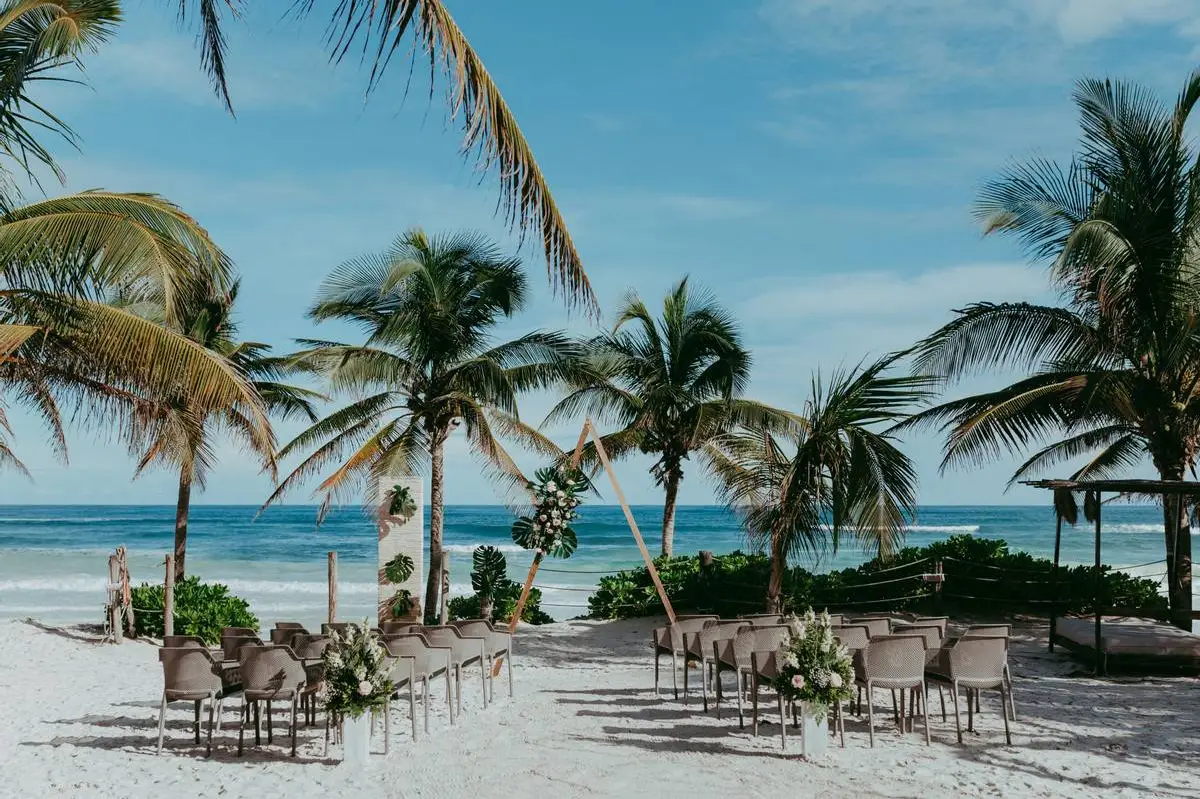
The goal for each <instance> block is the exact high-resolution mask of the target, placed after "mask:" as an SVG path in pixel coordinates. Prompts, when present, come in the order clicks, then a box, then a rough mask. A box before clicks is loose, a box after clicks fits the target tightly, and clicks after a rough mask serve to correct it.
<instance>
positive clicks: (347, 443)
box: [267, 230, 580, 615]
mask: <svg viewBox="0 0 1200 799" xmlns="http://www.w3.org/2000/svg"><path fill="white" fill-rule="evenodd" d="M526 294H527V288H526V280H525V275H524V273H523V272H522V270H521V264H520V261H519V260H517V259H516V258H510V257H507V256H505V255H503V254H502V253H501V252H500V250H499V249H498V248H497V247H496V246H495V245H494V244H492V243H490V242H488V241H487V240H486V239H485V238H483V237H482V236H480V235H477V234H469V233H468V234H458V235H449V236H435V237H430V236H427V235H426V234H425V233H424V232H422V231H421V230H410V231H409V232H407V233H404V234H402V235H401V236H399V237H398V238H397V239H396V241H395V243H394V244H393V245H392V246H391V247H390V248H389V249H387V250H385V251H384V252H382V253H380V254H377V255H368V256H364V257H361V258H358V259H355V260H352V261H348V262H346V263H345V264H342V265H341V266H340V267H338V268H337V269H335V270H334V271H333V273H332V274H331V275H330V276H329V277H328V278H327V279H326V280H325V283H324V284H323V285H322V287H321V289H320V291H319V293H318V296H317V302H316V304H315V305H314V306H313V308H312V310H310V311H309V316H310V317H311V318H313V319H315V320H317V321H326V320H341V321H346V322H350V323H352V324H354V325H357V326H358V327H360V328H362V329H363V330H364V331H365V332H366V334H367V340H366V342H365V343H363V344H359V345H355V344H339V343H336V342H331V341H307V342H304V343H306V344H308V345H309V346H308V349H306V350H304V351H302V352H299V353H297V354H296V355H295V356H294V358H295V361H296V363H297V364H300V365H302V366H303V367H304V368H307V369H310V370H312V371H313V372H315V373H316V374H319V375H321V376H323V377H324V378H325V379H326V380H327V381H328V383H329V386H330V387H331V389H333V390H335V391H351V392H355V393H356V394H357V395H359V397H360V398H359V399H357V400H356V401H354V402H352V403H350V404H349V405H347V406H346V407H344V408H342V409H340V410H338V411H335V412H334V413H332V414H330V415H329V416H326V417H325V418H324V419H322V420H320V421H319V422H317V423H316V424H314V425H312V426H311V427H310V428H309V429H308V430H306V431H304V432H303V433H301V434H300V435H298V436H297V437H296V438H295V439H293V440H292V441H291V442H290V443H289V444H288V445H287V446H285V447H284V448H283V449H282V451H281V452H280V453H279V455H280V457H284V456H287V455H290V454H293V453H295V452H299V451H302V450H307V449H308V448H310V447H313V446H315V447H316V450H315V451H314V452H313V453H312V454H311V455H309V456H308V457H307V458H305V459H304V461H302V462H301V463H300V465H299V466H297V467H296V468H295V470H293V471H292V472H291V473H290V474H289V475H288V476H287V477H286V478H285V479H284V480H283V482H282V483H280V485H279V487H278V488H277V489H276V490H275V492H274V493H273V494H272V495H271V496H270V498H269V499H268V500H267V504H270V503H271V502H274V501H275V500H277V499H278V498H279V497H281V496H282V495H283V494H284V492H286V491H287V490H288V489H290V488H292V487H294V486H295V485H296V484H298V483H300V482H303V481H304V480H306V479H308V478H309V477H311V476H313V475H316V474H318V473H321V472H323V471H324V470H325V469H326V468H327V467H328V466H329V465H330V464H332V463H335V462H337V461H341V463H340V465H339V466H337V468H336V469H334V470H333V471H332V472H331V473H330V474H329V475H328V476H327V477H326V478H325V479H324V481H323V482H322V483H321V484H320V486H319V487H318V489H317V490H318V492H319V493H321V494H322V495H323V501H322V505H321V511H320V514H321V517H323V516H324V514H325V512H326V511H327V510H328V508H329V507H330V505H331V503H332V502H333V501H334V500H335V499H338V498H344V497H348V496H350V495H353V493H355V492H357V491H359V490H361V489H362V488H363V486H364V484H365V483H367V482H368V481H369V480H370V479H379V478H382V477H390V476H395V475H399V474H412V473H414V472H416V471H417V470H419V469H421V468H422V467H423V466H424V465H425V463H426V462H428V463H429V467H430V509H429V563H430V569H429V582H428V585H427V589H426V594H425V613H426V614H427V615H428V614H430V613H432V611H433V608H434V606H435V604H436V600H437V592H438V587H439V586H438V579H437V569H436V568H434V566H435V565H436V564H437V563H438V560H439V559H440V557H441V553H442V529H443V524H444V489H445V467H444V454H445V446H446V441H447V440H448V439H449V437H450V435H451V433H452V432H453V431H454V430H455V429H456V428H458V427H459V426H460V425H461V426H462V427H463V428H464V429H465V432H466V436H467V441H468V442H469V444H470V445H471V448H472V450H473V451H474V452H475V454H476V455H477V456H479V457H480V459H481V460H482V461H483V462H484V463H485V464H486V467H487V468H488V471H489V472H490V473H491V475H492V476H494V477H496V478H498V479H500V480H502V481H506V482H507V483H508V485H509V486H511V487H512V488H514V489H524V488H525V486H526V484H527V481H526V479H525V477H524V476H523V475H522V474H521V471H520V469H518V468H517V465H516V463H514V462H513V460H512V458H511V457H510V456H509V454H508V452H506V451H505V449H504V447H503V445H502V444H501V443H500V440H499V438H500V437H507V438H515V439H517V440H519V441H520V442H522V443H524V444H525V445H527V446H530V447H532V448H533V449H535V450H537V451H539V452H541V453H544V454H548V455H551V456H554V457H557V456H558V455H560V454H561V453H560V450H559V449H558V447H556V446H555V445H554V444H553V443H552V442H551V441H550V440H549V439H547V438H546V437H544V436H542V435H541V434H540V433H538V432H537V431H536V430H534V429H533V428H531V427H529V426H528V425H526V424H524V423H523V422H522V421H521V420H520V418H519V416H518V413H517V396H518V394H520V393H521V392H523V391H527V390H531V389H537V388H546V387H549V386H551V385H553V384H554V383H555V382H556V381H558V380H560V379H562V378H564V377H565V376H567V375H568V374H569V373H570V371H571V367H572V365H573V364H574V363H575V362H576V361H577V359H578V358H579V356H580V349H579V347H578V346H577V345H575V344H573V343H572V342H571V341H570V339H568V338H567V337H566V336H565V335H563V334H562V333H557V332H542V331H536V332H533V333H527V334H526V335H524V336H521V337H520V338H517V339H514V340H512V341H507V342H504V343H499V344H497V343H494V342H493V341H492V331H493V329H494V328H495V326H496V325H497V324H498V323H499V322H501V321H502V320H504V319H508V318H511V317H512V316H513V315H514V314H515V313H517V312H518V311H519V310H520V309H521V307H522V306H523V305H524V303H525V300H526ZM348 448H349V449H350V455H349V456H348V457H346V458H345V459H344V460H342V455H343V453H344V452H345V451H346V450H347V449H348Z"/></svg>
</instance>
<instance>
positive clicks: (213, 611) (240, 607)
mask: <svg viewBox="0 0 1200 799" xmlns="http://www.w3.org/2000/svg"><path fill="white" fill-rule="evenodd" d="M130 595H131V596H132V598H133V607H134V621H135V629H136V630H137V634H138V635H148V636H151V637H153V638H162V636H163V587H162V584H161V583H159V584H157V585H152V584H150V583H142V584H141V585H139V586H137V587H136V588H133V589H131V591H130ZM225 627H250V628H252V629H255V630H257V629H258V617H257V616H255V615H254V614H253V613H251V612H250V605H249V603H247V602H246V600H244V599H242V598H241V597H238V596H234V595H233V594H231V593H229V588H228V586H224V585H219V584H216V583H202V582H200V578H199V577H185V578H184V579H183V580H181V581H179V582H178V583H176V584H175V634H176V635H198V636H200V637H201V638H203V639H204V642H205V643H206V644H209V645H212V646H215V645H217V644H219V643H221V630H222V629H223V628H225Z"/></svg>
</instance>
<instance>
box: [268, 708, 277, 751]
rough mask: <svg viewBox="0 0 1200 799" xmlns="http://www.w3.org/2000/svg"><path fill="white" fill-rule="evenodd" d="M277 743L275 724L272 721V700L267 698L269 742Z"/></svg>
mask: <svg viewBox="0 0 1200 799" xmlns="http://www.w3.org/2000/svg"><path fill="white" fill-rule="evenodd" d="M273 743H275V725H274V724H272V723H271V700H270V699H268V700H267V744H268V745H270V744H273Z"/></svg>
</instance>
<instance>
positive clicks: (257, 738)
mask: <svg viewBox="0 0 1200 799" xmlns="http://www.w3.org/2000/svg"><path fill="white" fill-rule="evenodd" d="M239 654H240V658H241V669H240V670H241V673H242V702H243V705H242V724H241V727H239V728H238V755H239V756H240V755H241V754H242V751H243V744H244V741H245V736H246V721H247V719H248V718H249V717H250V710H251V709H253V711H254V744H255V746H257V745H259V744H261V743H262V736H261V730H260V728H259V703H261V702H266V703H267V743H272V742H273V741H274V739H275V731H274V727H273V725H272V724H271V702H272V701H274V700H276V699H281V700H284V701H290V702H291V703H292V757H295V756H296V710H297V708H298V706H299V701H300V695H301V693H302V692H303V691H304V687H305V684H306V683H307V681H308V675H307V674H305V671H304V663H303V662H301V660H300V658H298V657H296V653H295V652H293V651H292V649H291V647H287V646H248V647H243V648H242V650H241V652H240V653H239Z"/></svg>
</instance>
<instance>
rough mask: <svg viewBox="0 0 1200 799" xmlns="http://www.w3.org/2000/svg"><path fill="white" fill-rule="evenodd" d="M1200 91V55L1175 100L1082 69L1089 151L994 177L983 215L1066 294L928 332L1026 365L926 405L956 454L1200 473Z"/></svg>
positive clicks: (1185, 579) (950, 364)
mask: <svg viewBox="0 0 1200 799" xmlns="http://www.w3.org/2000/svg"><path fill="white" fill-rule="evenodd" d="M1198 98H1200V71H1197V72H1193V73H1192V75H1191V76H1189V78H1188V80H1187V82H1186V84H1185V85H1184V88H1183V91H1182V92H1181V93H1180V95H1179V98H1178V100H1177V101H1176V102H1175V105H1174V107H1168V106H1166V105H1165V104H1164V103H1162V102H1161V101H1160V100H1159V99H1157V98H1156V97H1155V96H1154V95H1153V93H1152V92H1151V91H1149V90H1148V89H1146V88H1144V87H1140V86H1137V85H1133V84H1127V83H1121V82H1117V83H1112V82H1109V81H1101V80H1083V81H1080V82H1079V83H1078V84H1077V85H1076V89H1075V103H1076V105H1077V106H1078V108H1079V112H1080V124H1081V129H1082V131H1081V138H1080V146H1079V153H1078V155H1077V156H1076V157H1075V159H1074V160H1073V161H1072V162H1071V163H1070V164H1069V165H1067V166H1065V167H1063V166H1059V165H1057V164H1055V163H1052V162H1049V161H1045V160H1041V159H1038V160H1034V161H1031V162H1029V163H1027V164H1020V165H1017V166H1014V167H1011V168H1010V169H1009V170H1008V171H1006V172H1005V173H1003V174H1002V175H1001V176H1000V177H999V178H998V179H996V180H994V181H992V182H991V183H989V184H988V185H987V186H986V187H985V188H984V189H983V192H982V194H981V195H980V198H979V201H978V204H977V206H976V215H977V216H978V218H979V219H980V220H981V222H982V223H983V225H984V229H985V230H986V231H987V232H988V233H993V232H1001V233H1009V234H1013V235H1015V236H1016V237H1017V239H1018V240H1019V241H1020V242H1021V243H1022V244H1023V245H1024V246H1025V248H1026V249H1027V250H1028V252H1029V254H1030V256H1031V257H1032V258H1034V259H1036V260H1047V261H1049V262H1050V264H1051V265H1050V279H1051V282H1052V284H1053V286H1054V287H1055V288H1056V289H1058V290H1059V291H1060V292H1061V293H1062V296H1063V298H1064V303H1063V305H1062V306H1061V307H1056V306H1042V305H1034V304H1027V303H999V304H994V303H977V304H975V305H971V306H968V307H967V308H964V309H962V310H960V311H957V312H956V318H955V319H953V320H952V321H951V322H950V323H948V324H946V325H945V326H943V327H942V328H941V329H939V330H938V331H936V332H935V333H933V334H932V335H931V336H929V337H928V338H927V339H925V340H924V341H923V342H921V343H920V345H919V346H918V350H917V363H918V364H919V365H920V367H921V368H928V369H932V370H935V371H937V372H939V373H941V374H944V375H946V377H947V378H948V380H950V381H955V380H957V379H959V378H961V377H963V376H966V375H969V374H973V373H977V372H981V371H988V372H992V371H994V370H996V369H997V368H998V367H1008V368H1012V369H1016V370H1020V371H1021V372H1025V373H1026V376H1025V377H1023V378H1022V379H1020V380H1018V381H1017V382H1015V383H1013V384H1012V385H1009V386H1007V387H1005V388H1002V389H999V390H997V391H990V392H986V393H982V394H977V395H974V396H969V397H966V398H963V399H958V400H954V401H950V402H946V403H944V404H942V405H940V406H938V407H935V408H932V409H930V410H928V411H926V412H925V413H924V414H922V416H921V417H920V421H923V422H927V423H933V424H937V425H939V426H941V427H942V429H944V430H947V431H948V432H949V437H948V439H947V442H946V454H945V458H944V460H943V468H947V467H951V466H959V465H971V464H980V463H983V462H985V461H988V460H991V459H992V458H994V457H997V456H999V455H1001V454H1003V453H1006V452H1008V453H1026V454H1028V456H1029V457H1028V459H1027V460H1026V461H1025V462H1024V463H1022V464H1021V466H1020V467H1019V468H1018V469H1017V471H1016V474H1014V475H1013V478H1012V480H1013V481H1016V480H1020V479H1023V478H1026V477H1031V476H1033V475H1036V474H1038V473H1041V472H1044V471H1045V470H1047V469H1049V468H1051V467H1054V466H1056V465H1058V464H1061V463H1066V462H1075V463H1077V464H1079V465H1078V466H1077V467H1076V468H1074V469H1073V470H1072V477H1074V478H1076V479H1084V478H1104V477H1111V476H1114V475H1119V474H1122V473H1124V472H1126V471H1127V470H1129V469H1131V468H1133V467H1134V466H1135V465H1137V464H1138V463H1139V462H1142V461H1143V460H1144V459H1146V458H1147V457H1148V458H1149V460H1150V462H1151V463H1152V464H1153V466H1154V468H1155V470H1156V471H1157V472H1158V474H1159V476H1160V477H1161V478H1162V479H1164V480H1181V479H1183V478H1184V477H1185V476H1186V475H1187V474H1188V472H1189V471H1190V472H1192V473H1193V474H1194V472H1195V462H1196V455H1197V451H1198V448H1200V392H1198V391H1197V387H1198V385H1200V339H1198V337H1197V326H1196V325H1197V318H1198V316H1197V315H1198V313H1200V271H1198V270H1200V159H1198V158H1197V153H1196V151H1195V148H1194V147H1193V146H1192V144H1191V143H1190V142H1189V140H1188V139H1187V138H1186V136H1185V128H1186V125H1187V122H1188V119H1189V117H1190V115H1191V111H1192V108H1193V106H1194V105H1195V103H1196V101H1197V99H1198ZM1047 439H1050V440H1051V441H1050V442H1049V443H1047ZM1039 445H1040V446H1039ZM1030 450H1033V451H1032V452H1030ZM1081 459H1082V462H1081ZM1189 502H1190V500H1188V499H1184V500H1182V501H1179V502H1176V501H1175V500H1171V501H1167V502H1165V503H1164V507H1163V512H1164V518H1163V522H1164V524H1163V529H1164V538H1165V547H1166V559H1167V584H1168V588H1169V598H1170V605H1171V609H1172V613H1173V617H1174V622H1175V623H1176V624H1178V625H1180V626H1183V627H1186V628H1190V624H1191V620H1190V613H1191V603H1192V592H1191V535H1190V530H1189V522H1188V518H1189V514H1188V512H1187V506H1188V504H1189Z"/></svg>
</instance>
